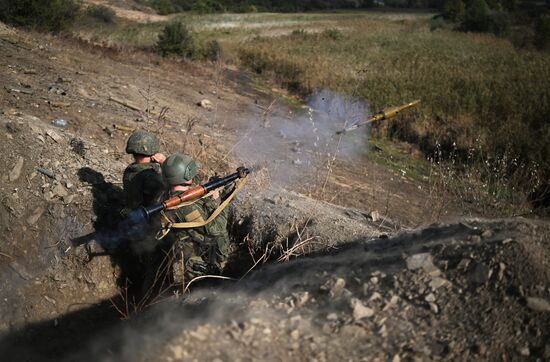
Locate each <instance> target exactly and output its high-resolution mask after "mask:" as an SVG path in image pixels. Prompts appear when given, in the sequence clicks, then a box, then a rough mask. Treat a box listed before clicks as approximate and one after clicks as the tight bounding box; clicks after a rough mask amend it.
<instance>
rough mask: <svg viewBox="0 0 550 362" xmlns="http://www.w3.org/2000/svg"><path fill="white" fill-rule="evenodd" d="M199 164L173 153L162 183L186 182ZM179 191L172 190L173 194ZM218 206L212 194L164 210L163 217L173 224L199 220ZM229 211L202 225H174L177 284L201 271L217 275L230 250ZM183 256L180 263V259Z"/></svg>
mask: <svg viewBox="0 0 550 362" xmlns="http://www.w3.org/2000/svg"><path fill="white" fill-rule="evenodd" d="M197 170H198V165H197V164H196V162H195V161H194V160H193V159H192V158H191V157H189V156H186V155H183V154H175V155H172V156H170V157H168V158H167V159H166V161H165V162H164V164H163V165H162V174H163V177H164V179H165V182H166V183H167V184H168V185H170V186H176V185H187V186H191V185H188V182H190V181H191V180H192V179H193V178H194V177H195V176H196V175H197ZM181 192H182V191H176V192H171V193H170V194H169V195H168V196H169V197H173V196H175V195H177V194H179V193H181ZM218 206H219V200H214V199H213V198H211V197H207V198H203V199H199V200H197V201H196V202H194V203H192V204H190V205H186V206H183V207H181V208H179V209H176V210H170V211H167V212H166V213H165V214H166V216H167V217H168V218H169V219H170V220H171V221H172V222H174V223H180V222H200V221H204V220H207V219H208V218H209V217H210V215H212V213H213V212H214V210H216V209H217V207H218ZM227 215H228V210H227V209H224V210H223V211H222V212H221V213H220V214H219V215H218V216H217V217H216V218H215V219H214V220H212V221H211V222H210V223H208V224H206V225H205V226H202V227H198V228H192V229H177V228H173V229H172V230H171V231H170V234H169V235H168V238H167V239H168V242H169V243H170V245H174V246H175V248H176V252H177V253H176V255H177V258H179V259H180V260H177V259H176V262H175V263H174V264H173V267H174V271H173V274H174V280H175V281H176V282H178V283H181V282H183V281H189V280H191V279H192V278H194V277H197V276H200V275H204V274H219V273H220V272H222V271H223V269H224V267H225V264H226V263H227V259H228V257H229V252H230V239H229V234H228V232H227ZM181 257H183V264H184V265H182V261H181Z"/></svg>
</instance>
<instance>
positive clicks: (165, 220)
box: [156, 175, 248, 240]
mask: <svg viewBox="0 0 550 362" xmlns="http://www.w3.org/2000/svg"><path fill="white" fill-rule="evenodd" d="M247 181H248V175H247V176H245V177H244V178H242V179H241V181H240V182H239V183H237V186H236V187H235V190H233V192H231V194H230V195H229V196H228V197H227V198H226V199H225V200H224V201H223V202H222V203H221V204H220V206H218V207H217V208H216V210H214V212H213V213H212V214H211V215H210V217H208V219H207V220H205V221H192V222H176V223H175V222H172V220H170V218H169V217H168V216H167V215H166V214H165V213H164V211H162V212H161V213H160V215H161V216H160V217H161V223H162V229H161V230H160V231H159V232H158V234H157V237H156V239H157V240H160V239H162V238H164V237H165V236H166V235H167V234H168V233H169V232H170V229H172V228H175V229H191V228H199V227H202V226H205V225H207V224H209V223H210V222H212V220H214V219H215V218H216V217H218V215H219V214H220V213H221V212H222V211H223V210H224V209H225V208H226V207H227V205H229V203H230V202H231V200H233V198H234V197H235V195H237V193H238V192H239V191H241V189H242V188H243V187H244V185H245V184H246V182H247ZM208 195H210V193H209V194H208ZM208 195H205V196H204V197H206V196H208ZM198 200H200V199H198ZM198 200H193V201H190V202H189V203H186V205H190V204H193V203H194V202H197V201H198ZM182 206H185V205H178V206H176V207H174V208H170V209H168V210H175V209H178V208H179V207H182Z"/></svg>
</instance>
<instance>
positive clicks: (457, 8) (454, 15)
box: [443, 0, 466, 21]
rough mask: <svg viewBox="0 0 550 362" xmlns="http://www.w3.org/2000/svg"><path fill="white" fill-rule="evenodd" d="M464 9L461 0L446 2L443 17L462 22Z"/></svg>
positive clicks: (448, 0)
mask: <svg viewBox="0 0 550 362" xmlns="http://www.w3.org/2000/svg"><path fill="white" fill-rule="evenodd" d="M465 8H466V7H465V6H464V2H462V0H447V1H446V2H445V6H444V8H443V17H444V18H445V19H448V20H451V21H462V19H464V14H465V11H466V10H465Z"/></svg>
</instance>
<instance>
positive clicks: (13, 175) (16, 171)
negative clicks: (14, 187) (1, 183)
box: [8, 156, 25, 181]
mask: <svg viewBox="0 0 550 362" xmlns="http://www.w3.org/2000/svg"><path fill="white" fill-rule="evenodd" d="M24 162H25V159H24V158H23V157H21V156H19V157H18V158H17V161H16V162H15V165H14V166H13V168H12V169H11V171H10V173H9V175H8V178H9V180H10V181H15V180H17V179H18V178H19V176H21V171H22V170H23V163H24Z"/></svg>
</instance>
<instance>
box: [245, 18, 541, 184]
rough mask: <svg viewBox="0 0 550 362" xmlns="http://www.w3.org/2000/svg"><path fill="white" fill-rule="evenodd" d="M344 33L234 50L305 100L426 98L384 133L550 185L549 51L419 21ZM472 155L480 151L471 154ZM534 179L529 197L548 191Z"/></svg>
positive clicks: (367, 22) (361, 24)
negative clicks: (316, 96) (317, 95)
mask: <svg viewBox="0 0 550 362" xmlns="http://www.w3.org/2000/svg"><path fill="white" fill-rule="evenodd" d="M340 29H341V31H342V33H343V36H342V37H331V36H328V34H327V32H322V33H308V32H307V30H306V31H299V32H293V33H292V34H290V35H284V36H279V37H269V38H267V37H256V38H253V39H250V40H249V41H247V42H242V43H239V44H235V45H234V46H235V47H236V49H237V53H238V57H239V59H240V61H241V62H242V64H244V65H246V66H248V67H250V68H251V69H253V70H254V71H256V72H258V73H260V74H265V75H267V76H269V77H271V78H273V79H275V80H276V81H278V82H280V83H281V85H283V86H286V87H287V88H289V89H290V90H292V91H295V92H298V93H300V94H303V95H307V94H309V92H311V91H312V90H314V89H315V88H319V87H328V88H330V89H332V90H336V91H340V92H343V93H354V94H355V95H359V96H361V97H363V98H364V99H365V100H367V101H368V102H369V103H370V105H371V107H372V108H373V109H380V108H383V107H386V106H389V105H398V104H400V103H403V102H406V101H410V100H412V99H416V98H421V99H422V100H423V103H422V107H421V108H420V109H418V110H416V111H415V112H413V113H411V114H410V116H408V117H407V118H406V119H401V120H398V121H396V122H393V123H392V124H391V126H389V127H388V126H385V127H384V128H383V130H382V133H384V134H386V135H389V136H396V137H399V138H401V139H404V140H406V141H409V142H413V143H417V144H419V146H420V147H421V149H422V150H424V151H425V152H426V153H427V154H429V155H432V156H435V157H441V158H449V156H451V150H452V156H453V158H454V159H455V161H456V162H458V163H460V162H465V161H466V158H467V157H470V160H469V161H468V162H472V160H471V158H472V157H473V158H474V159H475V160H476V161H478V162H479V164H480V172H481V174H482V175H484V176H485V177H487V178H490V177H492V176H491V172H492V171H491V170H489V169H487V170H486V168H484V167H482V165H483V164H484V162H487V161H488V162H496V160H510V162H508V163H507V164H506V165H502V164H500V165H499V167H500V168H504V170H505V171H506V173H507V174H508V175H512V174H516V173H517V172H519V171H521V172H522V174H525V176H526V177H527V178H533V177H537V178H538V179H539V180H542V181H541V182H542V183H544V182H545V181H544V180H545V179H546V180H548V178H549V177H550V157H549V155H550V56H549V55H548V54H546V53H540V52H532V51H526V50H516V49H515V48H514V47H513V46H512V45H511V44H510V43H509V42H508V41H506V40H503V39H499V38H496V37H493V36H489V35H474V34H465V33H457V32H451V31H444V30H443V31H437V32H431V31H429V23H428V21H426V20H418V19H413V20H410V19H408V20H399V21H386V20H384V21H383V20H374V19H360V20H357V19H356V20H352V21H347V22H346V23H342V24H341V27H340ZM470 150H477V152H476V154H474V155H470V156H468V154H469V153H470ZM511 160H514V162H511ZM499 162H500V163H502V162H501V161H499ZM526 168H528V169H529V172H525V171H524V170H525V169H526ZM485 171H486V172H485ZM524 181H525V182H523V183H524V184H525V185H527V184H529V187H526V188H527V189H526V190H523V191H524V192H531V191H533V190H532V188H533V187H538V186H536V184H537V183H533V182H530V180H528V179H526V180H524ZM546 182H547V181H546ZM519 183H522V182H519ZM538 184H539V186H540V182H539V183H538ZM517 186H518V185H515V186H514V187H517Z"/></svg>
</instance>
